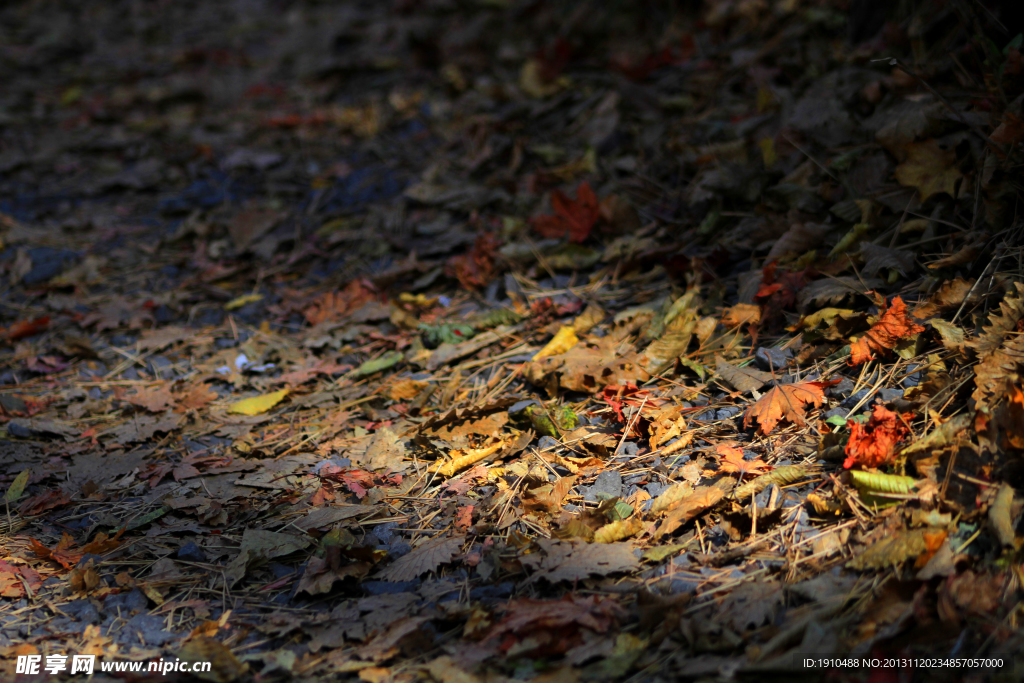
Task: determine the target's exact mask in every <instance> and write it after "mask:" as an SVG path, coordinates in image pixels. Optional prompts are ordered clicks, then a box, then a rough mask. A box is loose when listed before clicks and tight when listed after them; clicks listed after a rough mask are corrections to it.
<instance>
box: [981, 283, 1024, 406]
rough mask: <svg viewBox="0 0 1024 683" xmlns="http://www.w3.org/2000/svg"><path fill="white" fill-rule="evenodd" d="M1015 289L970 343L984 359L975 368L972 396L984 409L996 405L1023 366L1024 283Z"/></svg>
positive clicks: (1008, 294)
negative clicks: (1021, 332) (1008, 382)
mask: <svg viewBox="0 0 1024 683" xmlns="http://www.w3.org/2000/svg"><path fill="white" fill-rule="evenodd" d="M1014 286H1015V288H1016V291H1013V292H1009V293H1007V295H1006V298H1005V299H1003V301H1002V302H1000V304H999V312H998V313H993V314H992V315H990V316H989V321H988V322H989V324H988V325H986V326H985V327H984V330H983V332H982V333H981V335H980V336H979V337H978V339H977V340H974V341H971V342H969V343H968V346H969V347H970V348H972V349H974V351H975V352H976V353H977V354H978V358H979V359H980V360H981V362H980V363H978V365H976V366H975V368H974V374H975V378H974V383H975V387H976V388H975V390H974V394H973V395H972V396H971V398H973V399H974V401H975V402H976V403H977V405H978V406H979V407H981V408H986V407H989V406H991V405H992V404H993V403H995V402H996V400H997V399H998V398H999V397H1000V396H1001V394H1002V392H1003V389H1004V387H1005V386H1006V383H1007V381H1010V382H1012V381H1014V380H1015V379H1016V378H1017V377H1018V376H1019V373H1020V369H1021V367H1024V335H1022V334H1020V332H1019V325H1020V321H1021V320H1024V283H1021V282H1017V283H1014Z"/></svg>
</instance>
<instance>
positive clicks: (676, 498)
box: [651, 481, 693, 515]
mask: <svg viewBox="0 0 1024 683" xmlns="http://www.w3.org/2000/svg"><path fill="white" fill-rule="evenodd" d="M692 494H693V486H692V485H691V484H690V483H689V482H685V481H684V482H681V483H678V484H672V486H669V487H668V488H667V489H665V490H664V491H662V492H661V494H660V495H659V496H658V497H657V498H655V499H654V503H652V504H651V514H655V515H656V514H659V513H662V512H668V511H669V510H671V509H672V508H674V507H675V506H676V505H678V504H679V502H680V501H682V500H684V499H686V498H688V497H689V496H691V495H692Z"/></svg>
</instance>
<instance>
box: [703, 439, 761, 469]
mask: <svg viewBox="0 0 1024 683" xmlns="http://www.w3.org/2000/svg"><path fill="white" fill-rule="evenodd" d="M715 453H717V454H718V455H720V456H721V457H722V459H721V461H720V462H719V463H718V469H719V470H721V471H722V472H739V473H740V475H744V474H764V473H765V472H766V471H767V470H768V469H769V468H770V466H769V465H768V463H766V462H765V461H764V460H761V459H760V458H755V459H754V460H744V459H743V451H742V450H740V449H739V448H736V447H735V446H730V445H728V444H724V443H720V444H718V445H717V446H715Z"/></svg>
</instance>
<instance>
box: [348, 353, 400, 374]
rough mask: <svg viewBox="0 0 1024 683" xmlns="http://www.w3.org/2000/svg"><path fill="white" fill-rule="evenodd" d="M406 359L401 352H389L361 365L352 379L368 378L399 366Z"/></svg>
mask: <svg viewBox="0 0 1024 683" xmlns="http://www.w3.org/2000/svg"><path fill="white" fill-rule="evenodd" d="M404 357H405V356H403V355H402V353H401V352H400V351H388V352H387V353H385V354H384V355H383V356H380V357H379V358H374V359H372V360H368V361H366V362H365V363H363V364H362V365H360V366H359V367H358V368H356V369H355V370H353V371H352V373H351V375H350V377H352V378H353V379H359V378H360V377H367V376H369V375H372V374H373V373H375V372H380V371H381V370H387V369H388V368H390V367H394V366H395V365H398V362H399V361H401V360H402V359H403V358H404Z"/></svg>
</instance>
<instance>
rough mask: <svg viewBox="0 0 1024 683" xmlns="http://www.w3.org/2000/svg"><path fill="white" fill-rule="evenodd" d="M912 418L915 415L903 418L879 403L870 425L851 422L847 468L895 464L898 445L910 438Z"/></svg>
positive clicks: (903, 415)
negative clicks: (909, 424)
mask: <svg viewBox="0 0 1024 683" xmlns="http://www.w3.org/2000/svg"><path fill="white" fill-rule="evenodd" d="M912 417H913V415H912V414H911V413H904V414H902V415H901V414H899V413H895V412H893V411H891V410H889V409H888V408H886V407H885V406H884V405H882V404H880V403H879V404H877V405H876V406H875V409H874V412H873V413H872V414H871V418H870V419H869V420H868V421H867V423H866V424H861V423H859V422H852V421H851V422H850V423H849V425H850V440H849V441H847V443H846V460H844V461H843V467H845V468H846V469H850V468H851V467H853V466H854V465H859V466H860V467H881V466H882V465H887V464H888V463H889V462H891V461H892V458H893V455H894V453H895V450H896V444H898V443H899V442H900V441H902V440H903V439H904V438H906V437H907V436H908V435H909V434H910V427H909V426H908V425H907V421H908V420H909V419H910V418H912Z"/></svg>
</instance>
